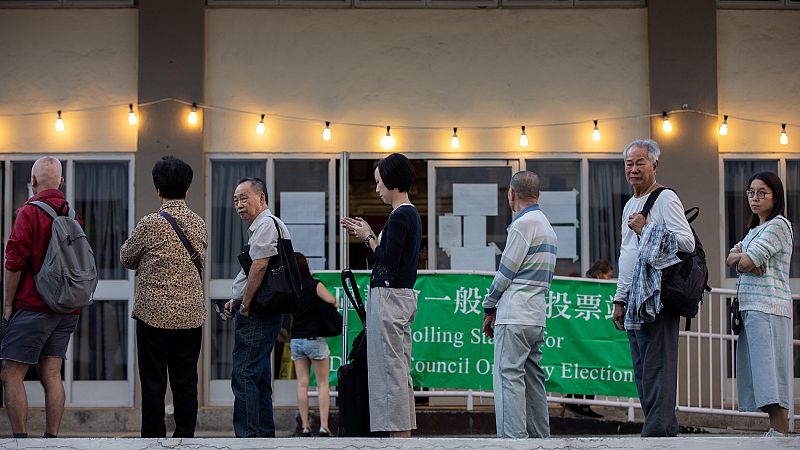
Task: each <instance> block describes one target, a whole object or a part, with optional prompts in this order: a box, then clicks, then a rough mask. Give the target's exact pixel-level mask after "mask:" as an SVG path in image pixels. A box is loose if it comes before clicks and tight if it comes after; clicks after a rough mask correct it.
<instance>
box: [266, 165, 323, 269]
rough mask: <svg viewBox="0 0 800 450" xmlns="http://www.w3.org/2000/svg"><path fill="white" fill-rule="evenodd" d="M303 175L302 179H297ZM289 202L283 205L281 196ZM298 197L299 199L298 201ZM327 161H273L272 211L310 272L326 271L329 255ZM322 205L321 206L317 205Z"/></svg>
mask: <svg viewBox="0 0 800 450" xmlns="http://www.w3.org/2000/svg"><path fill="white" fill-rule="evenodd" d="M298 174H302V176H298ZM291 193H301V194H295V198H294V199H293V201H292V203H289V204H286V205H284V204H282V203H281V195H282V194H284V195H285V196H286V197H287V198H289V196H290V195H292V194H291ZM298 195H301V196H302V200H298V199H299V197H297V196H298ZM329 195H330V194H329V193H328V160H321V161H320V160H317V161H314V160H276V161H275V209H274V211H273V212H275V213H277V214H278V216H279V217H280V218H281V219H283V221H284V223H286V225H287V226H288V227H289V232H290V233H291V235H292V245H293V246H294V250H295V251H296V252H300V253H303V254H304V255H305V256H306V257H307V258H308V264H309V266H310V268H311V270H322V269H326V268H327V261H328V259H329V258H330V256H329V255H328V198H329V197H328V196H329ZM319 202H321V205H320V204H319Z"/></svg>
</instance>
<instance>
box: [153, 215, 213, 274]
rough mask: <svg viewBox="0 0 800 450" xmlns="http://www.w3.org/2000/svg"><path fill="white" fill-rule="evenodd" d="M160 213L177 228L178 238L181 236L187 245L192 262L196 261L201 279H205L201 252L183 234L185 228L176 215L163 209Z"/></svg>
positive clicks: (182, 241) (184, 244) (185, 245)
mask: <svg viewBox="0 0 800 450" xmlns="http://www.w3.org/2000/svg"><path fill="white" fill-rule="evenodd" d="M158 215H160V216H161V217H163V218H165V219H167V222H169V224H170V225H172V229H173V230H175V234H177V235H178V238H180V240H181V243H183V246H184V247H186V251H187V252H189V257H190V258H192V262H193V263H194V266H195V267H196V268H197V274H198V275H200V281H203V266H202V264H200V254H199V253H197V251H196V250H195V249H194V247H192V243H191V242H189V239H186V235H185V234H183V230H181V227H179V226H178V223H177V222H175V218H174V217H172V216H171V215H170V214H169V213H168V212H166V211H161V212H160V213H158Z"/></svg>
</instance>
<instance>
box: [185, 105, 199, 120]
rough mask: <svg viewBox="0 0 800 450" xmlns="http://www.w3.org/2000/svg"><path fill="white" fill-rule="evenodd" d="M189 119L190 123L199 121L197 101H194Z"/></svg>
mask: <svg viewBox="0 0 800 450" xmlns="http://www.w3.org/2000/svg"><path fill="white" fill-rule="evenodd" d="M187 120H188V121H189V124H190V125H194V124H196V123H197V103H192V112H190V113H189V117H188V118H187Z"/></svg>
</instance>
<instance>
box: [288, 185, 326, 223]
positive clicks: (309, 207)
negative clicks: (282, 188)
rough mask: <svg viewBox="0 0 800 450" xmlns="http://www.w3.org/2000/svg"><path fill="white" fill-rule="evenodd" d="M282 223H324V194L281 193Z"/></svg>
mask: <svg viewBox="0 0 800 450" xmlns="http://www.w3.org/2000/svg"><path fill="white" fill-rule="evenodd" d="M281 220H283V222H284V223H325V193H324V192H281Z"/></svg>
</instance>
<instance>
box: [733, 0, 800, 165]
mask: <svg viewBox="0 0 800 450" xmlns="http://www.w3.org/2000/svg"><path fill="white" fill-rule="evenodd" d="M717 46H718V52H717V55H718V65H717V67H718V83H719V113H720V114H728V115H737V116H743V117H748V118H754V119H761V120H768V121H775V122H788V123H794V124H800V51H799V50H798V47H799V46H800V11H737V10H719V11H718V12H717ZM728 125H729V134H728V136H726V137H721V138H720V141H719V149H720V152H723V153H724V152H794V153H798V152H800V128H797V127H795V128H788V129H787V134H788V135H789V145H787V146H782V145H780V144H779V143H778V137H779V135H780V125H762V124H751V123H744V122H741V121H736V120H735V119H728Z"/></svg>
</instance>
